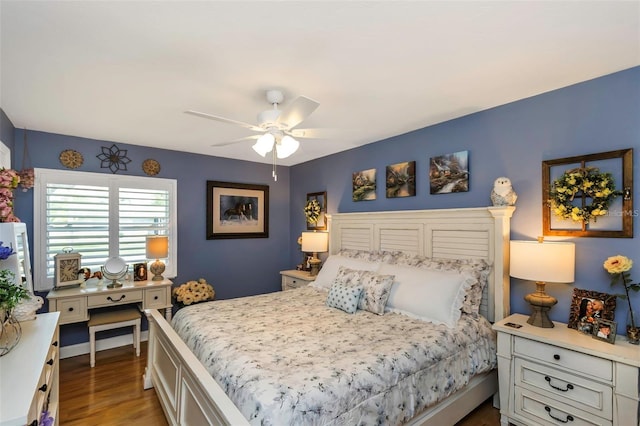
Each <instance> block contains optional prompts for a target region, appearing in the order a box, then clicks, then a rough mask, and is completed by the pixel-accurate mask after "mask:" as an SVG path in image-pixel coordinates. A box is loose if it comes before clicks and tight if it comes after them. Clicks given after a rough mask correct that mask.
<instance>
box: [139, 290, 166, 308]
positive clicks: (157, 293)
mask: <svg viewBox="0 0 640 426" xmlns="http://www.w3.org/2000/svg"><path fill="white" fill-rule="evenodd" d="M167 293H168V292H167V287H163V288H154V289H153V290H147V291H146V292H145V293H144V308H145V309H156V308H166V307H167V306H168V302H167V297H168V296H167Z"/></svg>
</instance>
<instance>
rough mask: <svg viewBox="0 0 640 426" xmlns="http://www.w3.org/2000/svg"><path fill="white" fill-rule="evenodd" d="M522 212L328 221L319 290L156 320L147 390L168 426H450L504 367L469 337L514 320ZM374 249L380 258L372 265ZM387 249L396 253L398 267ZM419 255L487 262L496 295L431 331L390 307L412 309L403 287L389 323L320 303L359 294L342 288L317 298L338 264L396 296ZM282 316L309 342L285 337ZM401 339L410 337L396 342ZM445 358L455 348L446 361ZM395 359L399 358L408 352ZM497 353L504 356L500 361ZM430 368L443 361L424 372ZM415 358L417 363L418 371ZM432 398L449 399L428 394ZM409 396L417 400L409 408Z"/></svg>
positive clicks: (492, 386)
mask: <svg viewBox="0 0 640 426" xmlns="http://www.w3.org/2000/svg"><path fill="white" fill-rule="evenodd" d="M514 210H515V208H514V207H484V208H464V209H438V210H419V211H394V212H369V213H343V214H334V215H331V216H330V217H328V225H329V230H330V238H329V245H330V250H329V252H330V258H329V260H327V262H326V263H325V268H323V271H324V272H323V271H321V273H320V275H319V277H318V279H317V280H316V283H315V284H316V285H313V286H310V287H305V288H302V289H297V290H292V291H288V292H278V293H272V294H268V295H257V296H251V297H248V298H240V299H234V300H229V301H220V302H210V303H203V304H199V305H195V306H193V307H190V308H185V309H183V310H181V311H180V312H178V314H177V315H176V318H174V321H173V322H174V324H173V326H172V325H171V324H169V323H168V322H167V321H166V320H165V319H164V317H162V315H160V314H159V313H158V312H156V311H153V310H150V311H147V312H146V313H147V316H148V318H149V344H148V365H147V368H146V371H145V375H144V385H145V388H151V387H154V388H155V389H156V393H157V395H158V398H159V401H160V403H161V405H162V407H163V410H164V412H165V415H166V417H167V420H168V422H169V424H172V425H174V424H175V425H178V424H179V425H204V424H229V425H246V424H274V425H277V424H335V425H340V424H374V423H376V424H427V425H436V424H437V425H442V424H454V423H455V422H457V421H458V420H460V419H461V418H462V417H464V416H465V415H466V414H467V413H468V412H470V411H472V410H473V409H474V408H475V407H476V406H478V405H479V404H480V403H482V402H483V401H485V400H486V399H487V398H489V397H491V396H492V395H494V394H496V393H497V391H498V388H497V386H498V385H497V374H496V371H495V361H486V360H484V359H485V358H483V357H481V356H480V354H481V353H482V354H485V355H486V354H487V353H488V352H493V351H495V346H492V345H491V344H490V343H478V344H476V343H473V344H471V343H472V342H471V340H473V341H474V342H475V339H476V338H477V339H480V338H479V337H478V336H483V335H485V334H487V331H486V330H487V329H488V330H490V327H488V326H487V325H488V324H489V322H494V321H497V320H500V319H502V318H503V317H504V316H506V315H507V314H508V312H509V291H508V290H509V277H508V261H509V257H508V244H509V234H510V218H511V215H512V214H513V211H514ZM368 253H374V254H372V255H371V256H378V257H375V258H373V259H370V258H367V259H363V257H366V256H369V254H368ZM389 253H393V256H391V258H392V259H393V260H391V261H390V260H389ZM380 256H382V257H384V259H380ZM347 258H349V259H351V260H348V261H347V260H345V259H347ZM336 259H340V260H336ZM416 259H423V260H420V261H419V262H418V263H420V262H431V260H432V259H441V260H440V261H439V263H438V265H450V264H456V265H458V264H464V265H467V264H468V263H473V262H476V261H478V260H482V262H485V264H488V265H490V266H491V267H490V268H486V272H487V273H486V281H487V285H486V286H484V288H483V290H482V292H481V293H478V301H477V303H474V306H476V305H477V308H476V309H477V311H478V313H479V315H475V316H477V317H478V318H477V319H471V318H472V317H474V315H471V314H468V315H467V314H463V315H460V310H462V311H464V309H458V310H457V311H456V313H457V314H458V316H457V317H455V318H453V319H451V318H449V316H450V313H448V312H447V311H446V310H445V312H444V314H443V315H444V317H442V318H439V317H438V318H439V319H441V320H442V321H441V322H440V323H438V324H436V325H433V326H432V327H431V328H429V329H423V328H422V325H421V324H424V321H422V320H421V319H419V318H415V317H414V316H413V315H405V313H398V312H396V311H401V310H400V309H393V308H394V307H400V306H401V305H400V303H403V302H402V296H400V294H401V293H400V291H399V290H398V291H396V292H395V293H393V291H392V292H391V295H390V296H389V299H388V300H389V303H388V304H387V306H386V308H385V311H384V314H383V315H381V314H382V313H383V312H381V311H379V309H380V307H379V306H377V307H376V306H375V303H372V305H371V306H373V309H370V308H371V306H365V308H366V309H358V310H357V311H355V309H354V313H352V314H349V313H346V312H343V311H341V310H340V309H332V308H327V306H325V300H326V301H329V300H330V298H331V295H332V294H333V293H334V292H335V291H338V290H340V291H350V292H352V290H354V288H356V287H358V286H349V285H347V286H344V287H342V286H340V285H338V284H339V283H337V281H338V278H336V279H335V280H333V281H334V283H333V285H326V286H325V287H324V288H321V287H323V286H322V285H321V284H322V282H323V281H324V280H326V277H327V276H329V275H330V276H331V277H333V273H330V272H328V271H331V270H332V269H331V268H337V266H336V265H338V263H339V264H340V265H339V266H340V267H339V269H337V270H338V271H339V274H338V275H339V277H342V278H344V279H345V280H349V279H352V278H353V276H354V274H355V275H356V276H357V278H358V279H362V277H368V279H375V280H377V281H376V282H381V280H386V281H388V280H389V279H388V277H392V278H391V279H392V281H393V280H395V281H394V283H395V284H394V289H395V288H396V287H398V286H397V282H398V280H402V279H404V278H400V277H403V276H404V275H403V274H408V275H407V276H410V275H411V274H412V273H414V271H415V268H416V267H419V266H420V265H417V264H416ZM447 259H448V260H447ZM467 260H468V262H467ZM358 261H363V262H369V263H375V264H376V265H377V266H376V268H377V269H376V270H375V271H373V270H372V271H371V272H368V271H367V272H363V271H362V270H361V268H357V267H353V268H352V266H353V265H352V263H350V262H355V263H354V265H355V266H357V265H358ZM336 262H338V263H336ZM341 262H342V263H341ZM412 262H413V263H412ZM431 266H433V265H431ZM349 268H351V269H349ZM365 269H366V268H365ZM427 269H429V270H430V271H432V272H429V273H430V274H431V273H433V274H438V273H442V274H449V271H438V268H431V267H430V266H429V265H427ZM387 272H389V274H386V273H387ZM421 273H422V272H421ZM323 274H324V275H323ZM363 274H364V275H363ZM453 275H455V274H453V273H450V274H449V275H443V277H444V278H443V279H448V277H452V276H453ZM385 277H386V278H385ZM463 281H464V282H463ZM460 282H461V284H460V290H459V291H451V293H452V297H454V298H460V294H463V293H464V294H465V295H466V296H465V299H464V300H465V306H466V301H467V300H468V299H469V298H470V296H469V295H470V294H471V293H470V289H471V287H472V284H471V282H472V281H471V280H466V281H465V280H462V281H460ZM403 285H404V284H403ZM360 287H362V286H360ZM387 288H389V287H387ZM398 288H405V287H398ZM447 288H449V287H447ZM336 289H337V290H336ZM415 290H416V289H413V290H412V291H415ZM358 291H365V292H366V291H367V290H363V289H362V288H359V287H358ZM417 291H420V289H417ZM429 291H433V290H429ZM437 292H438V294H440V293H447V291H444V290H437ZM454 293H455V294H454ZM427 294H428V293H427ZM432 294H433V293H432ZM341 297H342V298H343V299H344V294H341ZM439 297H440V296H439ZM415 299H419V298H415ZM331 300H333V299H331ZM336 300H337V299H336ZM340 300H342V299H340ZM354 300H356V301H357V300H360V305H361V306H360V308H362V301H363V300H364V296H363V297H361V298H356V299H354ZM392 301H393V303H392ZM405 302H408V303H409V304H411V303H413V302H414V301H411V300H406V301H405ZM340 303H341V302H340ZM356 303H358V302H356ZM390 307H391V309H390ZM342 308H344V307H341V309H342ZM417 308H418V309H420V306H417ZM259 309H263V310H265V311H267V312H269V311H270V312H271V314H270V315H265V316H263V317H260V318H261V319H260V320H258V321H254V322H248V320H247V319H248V318H249V317H258V316H259V315H260V314H258V310H259ZM347 309H349V306H347ZM376 310H378V311H376ZM389 310H391V312H390V311H389ZM401 312H402V311H401ZM412 312H415V311H412ZM325 315H326V316H327V317H325ZM283 318H286V321H285V322H286V323H287V324H289V325H290V326H291V327H295V328H296V329H297V330H299V331H300V332H299V333H298V334H291V333H289V332H288V331H287V330H286V327H284V326H283V325H282V319H283ZM380 318H384V320H383V321H380ZM309 319H311V321H309ZM437 322H438V321H436V323H437ZM206 324H210V325H211V324H212V326H210V327H205V325H206ZM349 327H352V328H349ZM460 327H462V328H463V329H464V330H465V332H463V333H461V334H458V335H450V334H449V332H448V330H450V329H451V328H460ZM179 333H180V334H182V337H180V335H179ZM392 335H396V336H401V337H402V339H400V341H399V340H397V339H396V340H392V339H391V336H392ZM229 336H232V337H231V338H229ZM314 339H315V340H314ZM332 340H335V342H333V343H332V342H331V341H332ZM204 341H209V342H210V343H209V346H204V343H203V342H204ZM362 341H371V342H374V346H373V348H374V349H367V348H365V347H363V345H361V344H360V342H362ZM484 341H485V340H482V341H481V340H478V342H484ZM447 348H457V349H455V350H452V351H449V352H446V350H447ZM392 350H399V351H400V352H399V355H394V353H393V352H392ZM269 351H271V352H269ZM256 354H258V355H256ZM228 355H230V356H228ZM491 356H493V357H494V358H495V353H492V354H491ZM305 357H307V358H306V359H305ZM323 358H324V360H323ZM427 358H435V359H438V360H440V361H441V362H445V364H444V366H443V364H439V365H438V366H437V367H429V365H431V364H429V362H430V360H429V359H427ZM408 360H411V363H409V362H408ZM414 362H417V363H421V364H419V365H418V366H413V365H409V364H413V363H414ZM446 363H448V364H446ZM276 364H278V365H276ZM283 366H284V370H283V369H282V367H283ZM276 367H277V368H276ZM456 367H459V370H460V371H459V372H457V370H456ZM278 368H279V369H278ZM214 377H215V378H214ZM389 380H391V381H392V382H393V383H392V384H389ZM433 388H439V389H438V391H439V392H440V393H438V394H433V395H432V394H431V391H429V392H427V390H428V389H433ZM407 396H408V397H409V401H407V400H403V399H401V398H404V397H407Z"/></svg>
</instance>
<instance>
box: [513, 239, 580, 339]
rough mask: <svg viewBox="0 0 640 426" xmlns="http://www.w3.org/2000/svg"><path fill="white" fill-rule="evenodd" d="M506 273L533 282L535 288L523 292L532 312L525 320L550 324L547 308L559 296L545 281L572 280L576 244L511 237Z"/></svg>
mask: <svg viewBox="0 0 640 426" xmlns="http://www.w3.org/2000/svg"><path fill="white" fill-rule="evenodd" d="M510 256H511V263H510V267H509V275H511V276H512V277H514V278H520V279H523V280H530V281H535V282H536V291H535V293H531V294H528V295H526V296H525V298H524V300H526V301H527V302H529V304H530V305H531V309H532V311H533V313H532V314H531V316H530V317H529V319H528V320H527V323H529V324H531V325H534V326H536V327H542V328H553V322H551V320H550V319H549V310H550V309H551V307H552V306H553V305H555V304H556V303H558V300H557V299H556V298H555V297H553V296H549V295H548V294H547V293H545V291H544V286H545V283H547V282H552V283H572V282H573V279H574V272H575V244H574V243H567V242H546V241H543V238H542V237H539V238H538V241H511V244H510Z"/></svg>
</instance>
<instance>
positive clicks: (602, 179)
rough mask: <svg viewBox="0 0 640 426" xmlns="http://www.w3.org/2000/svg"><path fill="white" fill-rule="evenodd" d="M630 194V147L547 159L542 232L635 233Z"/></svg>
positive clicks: (614, 235)
mask: <svg viewBox="0 0 640 426" xmlns="http://www.w3.org/2000/svg"><path fill="white" fill-rule="evenodd" d="M585 187H586V188H598V189H599V190H598V191H594V190H592V189H585ZM602 188H604V189H605V190H606V191H603V190H602ZM567 194H568V195H567ZM632 195H633V149H631V148H629V149H621V150H618V151H609V152H602V153H598V154H590V155H581V156H577V157H567V158H559V159H557V160H547V161H543V162H542V200H543V203H542V233H543V235H560V236H574V237H604V238H633V217H634V210H633V197H632Z"/></svg>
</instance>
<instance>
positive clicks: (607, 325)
mask: <svg viewBox="0 0 640 426" xmlns="http://www.w3.org/2000/svg"><path fill="white" fill-rule="evenodd" d="M616 331H617V324H616V323H615V321H609V320H606V319H599V320H597V321H596V323H595V325H594V327H593V335H592V337H593V338H594V339H597V340H602V341H603V342H607V343H610V344H612V345H613V344H614V343H615V342H616Z"/></svg>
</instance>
